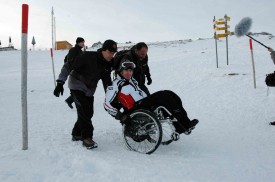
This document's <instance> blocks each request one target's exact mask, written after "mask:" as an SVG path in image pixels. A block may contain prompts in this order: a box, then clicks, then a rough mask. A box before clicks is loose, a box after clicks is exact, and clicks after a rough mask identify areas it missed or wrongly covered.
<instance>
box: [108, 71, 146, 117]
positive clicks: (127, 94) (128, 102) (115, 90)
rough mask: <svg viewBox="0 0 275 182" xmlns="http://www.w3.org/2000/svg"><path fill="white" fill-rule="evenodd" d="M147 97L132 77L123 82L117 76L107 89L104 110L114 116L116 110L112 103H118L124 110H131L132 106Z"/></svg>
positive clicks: (122, 79)
mask: <svg viewBox="0 0 275 182" xmlns="http://www.w3.org/2000/svg"><path fill="white" fill-rule="evenodd" d="M145 97H147V95H146V93H145V92H143V91H142V90H141V89H140V88H139V87H138V82H137V81H136V80H135V79H134V78H133V77H132V78H131V79H130V80H125V79H124V78H121V77H120V76H119V75H117V77H116V79H114V80H113V85H112V86H109V87H107V91H106V96H105V102H104V108H105V110H106V111H107V112H108V113H109V114H111V115H112V116H116V114H117V112H118V108H116V107H114V106H113V104H112V103H114V102H119V103H120V104H121V105H122V106H123V107H124V108H127V109H131V108H132V107H133V106H134V104H135V103H136V102H137V101H139V100H141V99H143V98H145Z"/></svg>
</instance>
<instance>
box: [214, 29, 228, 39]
mask: <svg viewBox="0 0 275 182" xmlns="http://www.w3.org/2000/svg"><path fill="white" fill-rule="evenodd" d="M229 34H230V31H227V33H222V34H216V36H215V38H216V39H219V38H224V37H227V36H228V35H229Z"/></svg>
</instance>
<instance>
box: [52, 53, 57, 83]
mask: <svg viewBox="0 0 275 182" xmlns="http://www.w3.org/2000/svg"><path fill="white" fill-rule="evenodd" d="M51 58H52V68H53V82H54V87H56V82H55V71H54V61H53V49H52V48H51Z"/></svg>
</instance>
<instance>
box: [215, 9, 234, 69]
mask: <svg viewBox="0 0 275 182" xmlns="http://www.w3.org/2000/svg"><path fill="white" fill-rule="evenodd" d="M228 21H230V17H229V16H227V15H226V14H225V15H224V18H219V19H218V20H216V19H215V16H214V19H213V23H214V39H215V45H216V61H217V68H218V67H219V66H218V48H217V40H218V39H220V38H226V58H227V65H228V35H229V34H230V31H229V30H228V29H229V28H230V26H229V25H228ZM218 31H224V33H218Z"/></svg>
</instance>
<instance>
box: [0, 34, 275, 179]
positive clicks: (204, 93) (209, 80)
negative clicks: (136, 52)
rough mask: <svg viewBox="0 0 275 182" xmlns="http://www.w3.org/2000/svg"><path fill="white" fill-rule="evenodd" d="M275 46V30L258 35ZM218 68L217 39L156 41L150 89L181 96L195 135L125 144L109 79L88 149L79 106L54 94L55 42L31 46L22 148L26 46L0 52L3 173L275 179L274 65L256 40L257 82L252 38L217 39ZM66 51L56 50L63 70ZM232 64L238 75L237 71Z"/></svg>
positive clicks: (44, 176)
mask: <svg viewBox="0 0 275 182" xmlns="http://www.w3.org/2000/svg"><path fill="white" fill-rule="evenodd" d="M255 38H257V39H258V40H260V41H262V42H264V43H265V44H266V45H268V46H271V47H273V48H275V39H274V38H273V39H269V36H259V37H255ZM218 49H219V68H218V69H217V68H216V57H215V44H214V40H213V39H207V40H197V41H193V42H185V41H182V42H175V41H174V42H165V43H154V44H151V45H150V46H149V65H150V68H151V75H152V79H153V83H152V85H151V86H149V89H150V91H151V92H155V91H158V90H161V89H170V90H173V91H174V92H176V93H177V94H178V95H179V96H180V97H181V98H182V101H183V104H184V107H185V109H186V110H187V112H188V115H189V117H190V118H191V119H193V118H198V119H199V121H200V123H199V124H198V125H197V127H196V129H195V130H194V131H193V133H192V134H191V135H189V136H186V135H182V136H181V139H180V140H179V141H177V142H173V143H172V144H170V145H168V146H160V147H159V148H158V149H157V151H155V152H154V153H153V154H151V155H145V154H139V153H136V152H131V151H129V150H128V149H126V147H125V146H124V143H123V140H122V136H121V125H120V124H119V122H118V121H116V120H114V119H113V118H112V117H111V116H110V115H108V114H107V112H105V110H104V109H103V106H102V103H103V99H104V91H103V87H102V84H101V82H100V83H99V85H98V88H97V92H96V94H95V104H94V107H95V114H94V117H93V124H94V127H95V132H94V140H95V141H96V142H98V145H99V148H97V149H94V150H87V149H86V148H84V147H82V143H81V142H72V141H71V129H72V127H73V125H74V122H75V120H76V110H75V109H73V110H71V109H70V108H69V107H68V106H67V105H66V104H65V102H64V100H65V99H66V98H67V96H68V95H69V90H68V89H67V86H65V93H64V95H63V97H61V98H60V97H59V98H56V97H55V96H54V95H53V89H54V82H53V75H52V67H51V59H50V53H49V51H32V52H29V55H28V58H29V61H28V121H29V122H28V126H29V149H28V150H21V149H22V121H21V95H20V88H21V87H20V84H21V55H20V51H9V52H0V62H1V67H0V85H1V87H0V90H1V97H0V103H1V107H0V117H1V127H0V138H1V140H0V163H1V165H0V181H9V182H16V181H32V182H40V181H47V182H52V181H60V182H62V181H100V182H101V181H106V182H107V181H112V182H116V181H122V182H126V181H127V182H128V181H142V182H144V181H150V182H154V181H158V182H160V181H199V182H206V181H210V182H221V181H226V182H227V181H230V182H231V181H241V182H244V181H246V182H251V181H255V182H256V181H261V182H271V181H274V179H275V173H274V165H275V155H274V154H275V140H274V132H275V127H274V126H270V125H268V123H269V122H270V121H273V120H275V112H274V110H275V103H274V100H275V89H274V88H270V89H269V96H267V87H266V85H265V82H264V79H265V75H266V74H267V73H271V72H273V71H274V70H275V65H274V64H273V62H272V61H271V58H270V55H269V53H268V51H267V50H266V49H265V48H263V47H262V46H260V45H258V44H256V43H254V58H255V67H256V81H257V88H256V89H254V87H253V74H252V64H251V55H250V50H249V44H248V38H247V37H242V38H239V39H238V38H236V37H234V36H233V37H230V38H229V65H226V52H225V39H223V40H221V41H218ZM66 54H67V51H56V52H55V55H54V56H55V57H54V59H55V70H56V76H57V75H58V74H59V71H60V69H61V67H62V64H63V58H64V56H65V55H66ZM230 73H236V75H233V76H230V75H229V74H230Z"/></svg>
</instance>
